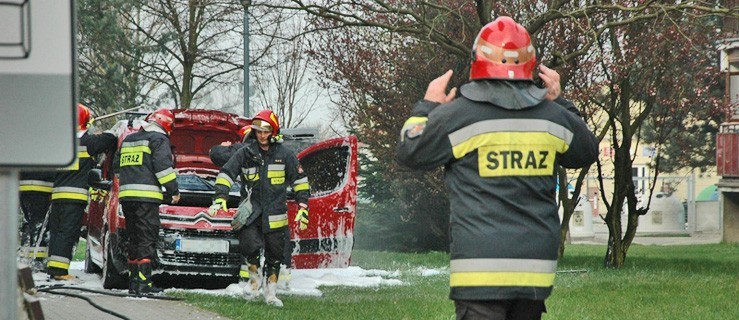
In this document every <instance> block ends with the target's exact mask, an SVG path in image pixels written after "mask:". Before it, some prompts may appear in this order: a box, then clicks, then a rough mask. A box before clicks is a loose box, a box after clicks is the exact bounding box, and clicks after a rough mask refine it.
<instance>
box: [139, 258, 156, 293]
mask: <svg viewBox="0 0 739 320" xmlns="http://www.w3.org/2000/svg"><path fill="white" fill-rule="evenodd" d="M151 272H152V269H151V260H149V259H141V260H139V272H138V277H136V278H137V279H136V282H134V284H133V290H134V292H135V293H136V294H137V295H147V294H156V293H161V292H162V291H164V290H162V289H161V288H158V287H155V286H154V283H152V282H151Z"/></svg>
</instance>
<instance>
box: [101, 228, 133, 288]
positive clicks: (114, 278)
mask: <svg viewBox="0 0 739 320" xmlns="http://www.w3.org/2000/svg"><path fill="white" fill-rule="evenodd" d="M104 243H105V245H104V247H103V272H102V276H103V288H105V289H125V288H128V277H127V276H124V275H122V274H121V272H120V271H119V270H118V268H116V266H115V262H114V260H113V259H115V255H114V254H113V252H115V251H113V250H114V247H115V246H116V245H117V244H115V243H114V241H113V240H112V237H111V234H110V231H105V240H104Z"/></svg>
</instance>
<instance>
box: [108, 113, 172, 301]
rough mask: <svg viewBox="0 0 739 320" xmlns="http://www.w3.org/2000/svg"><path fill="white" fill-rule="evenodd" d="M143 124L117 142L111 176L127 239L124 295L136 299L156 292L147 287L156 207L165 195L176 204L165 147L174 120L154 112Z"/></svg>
mask: <svg viewBox="0 0 739 320" xmlns="http://www.w3.org/2000/svg"><path fill="white" fill-rule="evenodd" d="M145 120H146V124H145V125H143V126H142V127H141V130H139V131H137V132H134V133H132V134H130V135H128V136H126V138H124V139H123V142H122V143H121V148H120V150H118V152H116V155H115V157H114V158H113V170H114V171H115V172H117V173H118V174H119V184H120V191H119V194H118V198H119V199H120V204H121V207H122V209H123V216H124V217H125V218H126V231H127V233H128V238H129V241H128V270H129V278H130V279H129V287H128V292H129V293H130V294H136V295H146V294H152V293H159V292H162V289H161V288H158V287H156V286H154V284H153V283H152V281H151V275H152V271H153V268H154V267H153V262H154V261H155V260H156V243H157V238H158V237H159V226H160V221H159V205H160V204H161V203H162V202H164V199H165V198H164V196H165V194H166V195H167V196H168V197H171V199H172V200H171V201H170V202H171V203H172V204H176V203H177V202H178V201H179V200H180V192H179V188H178V185H177V174H176V173H175V170H174V165H173V160H172V149H171V147H170V142H169V135H170V133H171V132H172V128H173V127H174V115H173V114H172V112H171V111H170V110H168V109H158V110H156V111H154V112H152V113H151V114H149V115H148V116H147V117H146V119H145ZM162 187H164V189H165V190H166V192H165V193H162Z"/></svg>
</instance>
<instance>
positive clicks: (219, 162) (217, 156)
mask: <svg viewBox="0 0 739 320" xmlns="http://www.w3.org/2000/svg"><path fill="white" fill-rule="evenodd" d="M243 146H244V143H241V142H236V143H234V144H232V145H230V146H222V145H215V146H213V147H211V148H210V152H209V155H210V161H212V162H213V164H214V165H216V166H218V167H223V165H224V164H226V162H228V159H231V156H232V155H233V154H234V153H236V151H238V150H239V149H241V147H243Z"/></svg>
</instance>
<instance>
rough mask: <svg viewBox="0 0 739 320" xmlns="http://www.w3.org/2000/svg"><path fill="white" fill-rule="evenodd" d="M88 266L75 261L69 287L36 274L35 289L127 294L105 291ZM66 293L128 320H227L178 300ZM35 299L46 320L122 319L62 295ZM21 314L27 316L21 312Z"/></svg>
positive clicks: (121, 291) (123, 291)
mask: <svg viewBox="0 0 739 320" xmlns="http://www.w3.org/2000/svg"><path fill="white" fill-rule="evenodd" d="M82 265H84V263H82V262H80V261H73V262H72V267H71V268H70V270H69V271H70V273H71V274H73V275H74V276H76V277H77V279H76V280H75V281H74V282H72V283H69V284H64V282H60V281H52V280H48V276H46V275H45V274H43V273H39V272H35V273H34V274H33V280H34V285H35V287H36V288H45V287H49V286H58V285H63V284H64V285H65V286H70V287H80V288H86V289H92V290H100V291H107V292H112V293H118V294H121V293H127V290H105V289H103V287H102V283H101V282H100V275H98V274H88V273H85V272H84V271H82V270H81V268H82V267H81V266H82ZM55 291H61V292H63V293H70V294H75V295H80V296H83V297H85V298H87V299H90V300H91V301H92V302H93V303H95V304H97V305H99V306H100V307H102V308H104V309H107V310H110V311H113V312H114V313H117V314H120V315H122V316H124V317H125V318H127V319H132V320H139V319H146V320H152V319H154V320H190V319H196V320H211V319H221V320H223V319H227V318H224V317H221V316H219V315H217V314H215V313H213V312H210V311H205V310H201V309H199V308H197V307H195V306H192V305H189V304H186V303H185V302H183V301H178V300H160V299H151V298H144V297H117V296H111V295H104V294H99V293H94V292H86V291H80V290H74V289H69V290H61V289H56V290H55ZM35 297H36V298H37V299H38V300H39V301H40V303H41V309H42V310H43V314H44V319H51V320H82V319H96V320H108V319H111V320H113V319H122V318H121V317H117V316H114V315H113V314H110V313H106V312H104V311H102V310H99V309H97V308H95V307H93V306H92V305H91V304H90V303H89V302H87V301H86V300H83V299H80V298H76V297H72V296H65V295H62V294H54V293H50V292H37V293H36V295H35ZM19 312H23V311H22V310H19Z"/></svg>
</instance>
